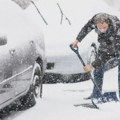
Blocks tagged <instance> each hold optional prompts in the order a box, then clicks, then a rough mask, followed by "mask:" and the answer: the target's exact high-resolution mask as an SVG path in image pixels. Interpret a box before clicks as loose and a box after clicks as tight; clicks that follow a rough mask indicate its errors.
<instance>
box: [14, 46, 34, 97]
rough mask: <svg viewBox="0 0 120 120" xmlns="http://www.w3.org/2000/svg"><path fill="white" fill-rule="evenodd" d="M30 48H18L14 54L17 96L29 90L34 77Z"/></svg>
mask: <svg viewBox="0 0 120 120" xmlns="http://www.w3.org/2000/svg"><path fill="white" fill-rule="evenodd" d="M28 47H29V44H28V46H26V45H25V46H24V45H23V46H21V45H20V46H18V47H16V48H15V49H14V53H13V72H14V76H15V81H14V84H15V96H17V95H20V94H22V93H23V92H25V91H26V90H28V89H29V87H30V83H31V77H32V70H33V66H32V63H33V62H32V63H31V59H32V56H30V55H29V54H31V51H29V48H28Z"/></svg>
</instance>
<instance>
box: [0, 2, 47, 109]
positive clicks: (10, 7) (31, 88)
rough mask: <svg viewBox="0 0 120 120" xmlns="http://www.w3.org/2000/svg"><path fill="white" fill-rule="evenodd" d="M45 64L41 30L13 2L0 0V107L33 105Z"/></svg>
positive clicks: (40, 85) (38, 93) (39, 87)
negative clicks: (12, 104)
mask: <svg viewBox="0 0 120 120" xmlns="http://www.w3.org/2000/svg"><path fill="white" fill-rule="evenodd" d="M45 68H46V57H45V45H44V37H43V34H42V30H41V29H40V28H38V27H37V26H36V25H35V24H33V22H31V20H30V19H29V18H28V17H26V14H25V13H24V11H23V10H22V9H21V8H20V7H18V6H17V5H16V4H15V3H14V2H12V1H10V0H0V110H1V109H3V108H4V107H6V106H8V105H10V104H11V103H14V102H15V103H17V106H19V107H21V108H27V107H31V106H33V105H34V104H35V96H38V95H41V94H40V90H42V77H43V75H44V71H45ZM39 97H40V96H39ZM18 101H19V102H18Z"/></svg>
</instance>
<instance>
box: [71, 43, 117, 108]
mask: <svg viewBox="0 0 120 120" xmlns="http://www.w3.org/2000/svg"><path fill="white" fill-rule="evenodd" d="M70 48H71V49H72V50H73V51H74V52H75V53H76V54H77V56H78V58H79V60H80V61H81V63H82V65H83V66H84V67H85V66H86V64H85V62H84V61H83V59H82V57H81V56H80V54H79V48H78V47H76V48H73V47H72V45H70ZM90 79H91V80H92V82H93V84H94V85H95V87H96V88H97V90H98V91H99V93H101V91H100V89H99V87H98V85H97V83H96V82H95V81H94V79H93V77H92V75H91V73H90ZM111 101H115V102H117V101H119V100H118V98H117V95H116V92H114V91H113V92H105V93H104V94H101V95H99V96H97V97H94V96H91V102H92V104H93V105H94V106H95V108H99V107H98V106H97V104H98V103H106V102H111Z"/></svg>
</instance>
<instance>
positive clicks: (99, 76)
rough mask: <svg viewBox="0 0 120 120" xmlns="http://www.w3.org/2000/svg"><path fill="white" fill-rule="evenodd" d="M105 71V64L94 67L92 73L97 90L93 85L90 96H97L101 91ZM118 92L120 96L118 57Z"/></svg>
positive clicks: (119, 61)
mask: <svg viewBox="0 0 120 120" xmlns="http://www.w3.org/2000/svg"><path fill="white" fill-rule="evenodd" d="M104 72H105V64H102V65H101V66H100V67H97V68H95V70H94V72H93V74H94V81H95V82H96V84H97V85H98V87H99V90H100V91H99V90H98V89H97V88H96V86H95V85H94V87H93V93H92V97H99V96H100V95H101V93H102V85H103V77H104ZM118 92H119V98H120V59H118Z"/></svg>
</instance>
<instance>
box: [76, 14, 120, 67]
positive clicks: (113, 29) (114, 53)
mask: <svg viewBox="0 0 120 120" xmlns="http://www.w3.org/2000/svg"><path fill="white" fill-rule="evenodd" d="M103 14H106V13H103ZM106 15H107V16H108V21H109V28H108V30H107V31H106V33H102V32H100V31H99V30H98V29H97V27H96V24H95V17H96V15H95V16H93V17H92V18H91V19H90V20H89V21H88V23H87V24H86V25H85V26H84V27H83V28H82V29H81V31H80V33H79V34H78V36H77V38H76V39H77V40H79V42H81V41H82V39H83V38H84V37H85V36H86V35H87V34H88V33H89V32H90V31H92V30H93V29H94V30H95V32H96V33H97V34H98V42H99V43H100V45H99V48H98V58H97V59H96V60H95V61H94V62H93V63H92V65H93V67H97V66H100V65H101V64H103V63H106V62H107V61H108V60H109V59H110V58H111V57H118V56H119V52H120V20H119V19H118V18H117V17H116V16H112V15H109V14H106Z"/></svg>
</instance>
